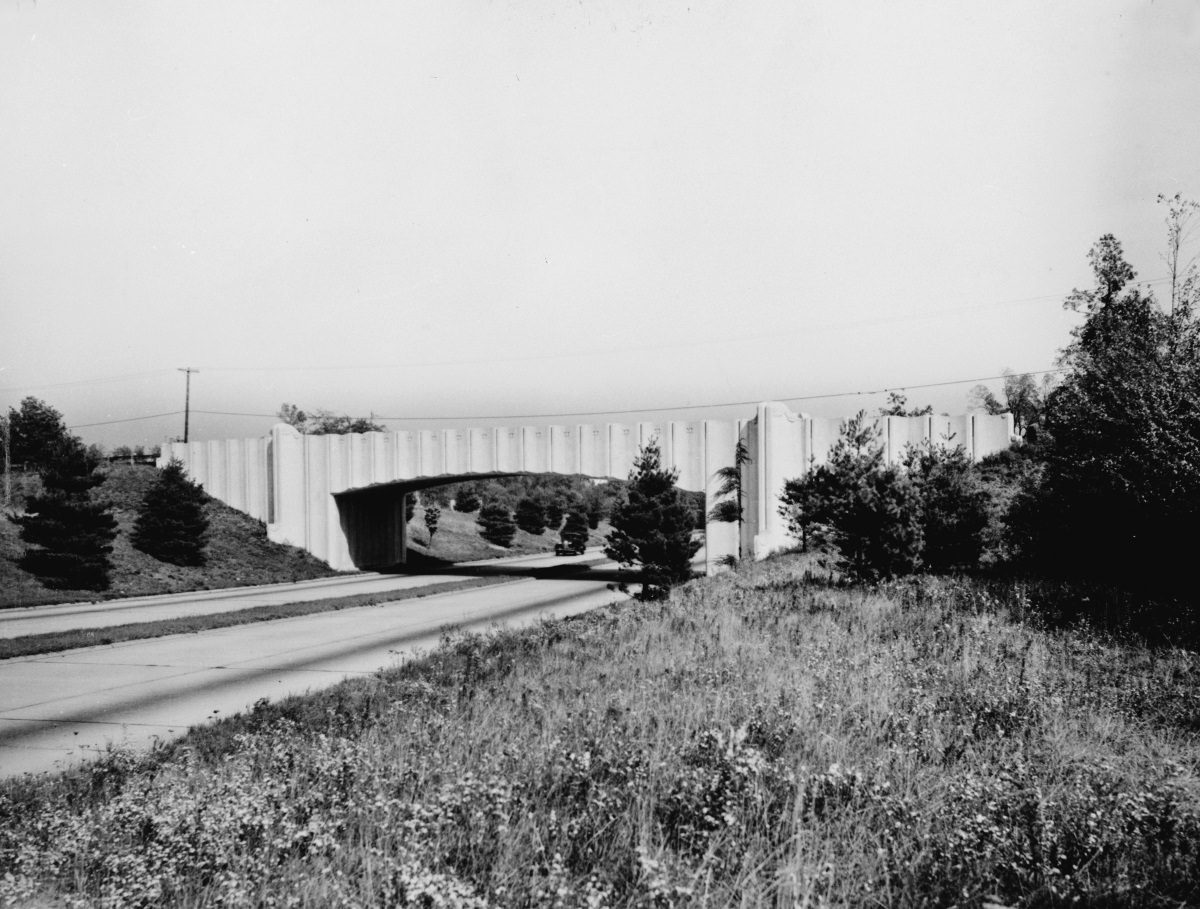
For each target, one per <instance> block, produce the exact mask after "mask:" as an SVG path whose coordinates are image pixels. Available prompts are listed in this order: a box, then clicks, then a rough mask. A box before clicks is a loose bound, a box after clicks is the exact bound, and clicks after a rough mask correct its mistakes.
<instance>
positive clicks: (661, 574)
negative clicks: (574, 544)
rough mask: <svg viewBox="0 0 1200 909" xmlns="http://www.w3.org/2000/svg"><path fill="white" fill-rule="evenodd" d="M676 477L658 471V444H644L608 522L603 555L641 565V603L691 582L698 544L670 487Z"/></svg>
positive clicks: (686, 510)
mask: <svg viewBox="0 0 1200 909" xmlns="http://www.w3.org/2000/svg"><path fill="white" fill-rule="evenodd" d="M678 477H679V472H678V471H677V470H668V469H665V468H664V467H663V466H662V453H661V451H660V449H659V447H658V443H657V442H656V441H651V442H649V443H648V444H647V445H646V447H645V448H643V449H642V451H641V453H640V454H639V455H638V457H637V460H635V461H634V463H633V470H632V472H631V473H630V474H629V485H628V488H627V489H626V496H627V498H626V500H625V501H624V502H621V503H620V504H618V505H616V506H615V507H614V508H613V510H612V515H611V517H610V519H609V520H610V522H611V523H612V526H613V530H612V532H611V533H610V534H609V535H608V540H607V544H606V545H605V547H604V552H605V554H606V555H608V557H609V558H611V559H613V560H614V561H616V562H620V563H621V564H622V565H641V566H642V597H643V598H644V599H652V598H655V597H658V596H662V595H664V594H665V593H666V591H667V590H668V589H669V588H670V587H671V585H672V584H677V583H680V582H682V581H686V580H687V579H688V578H689V577H691V574H692V567H691V559H692V556H693V555H695V554H696V551H697V550H698V549H699V548H700V545H701V544H700V541H699V540H697V539H694V538H693V533H692V531H693V529H694V528H695V526H696V517H695V514H694V513H693V509H692V508H691V507H690V506H689V505H688V503H687V501H686V499H685V498H684V496H683V495H682V493H681V492H680V490H679V488H678V487H676V485H675V481H676V480H677V479H678Z"/></svg>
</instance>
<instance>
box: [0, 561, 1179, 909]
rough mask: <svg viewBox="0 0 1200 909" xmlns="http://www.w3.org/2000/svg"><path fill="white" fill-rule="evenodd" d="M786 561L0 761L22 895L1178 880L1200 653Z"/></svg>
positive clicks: (1080, 900) (335, 895) (970, 588)
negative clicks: (103, 741) (187, 720)
mask: <svg viewBox="0 0 1200 909" xmlns="http://www.w3.org/2000/svg"><path fill="white" fill-rule="evenodd" d="M801 564H802V563H799V562H796V561H792V560H788V559H781V560H776V561H772V562H770V563H766V564H763V565H758V566H752V567H747V568H745V569H743V570H742V571H741V572H739V573H736V574H730V575H726V576H722V577H719V578H713V579H707V580H703V581H695V582H692V583H691V584H688V585H687V586H685V587H683V588H681V589H678V590H677V591H675V593H674V594H673V595H672V596H671V598H670V599H669V600H667V601H666V602H664V603H661V604H640V603H629V604H627V605H624V606H620V607H612V608H610V609H608V610H606V611H601V612H598V613H593V614H590V615H587V616H581V617H578V618H576V619H572V620H567V621H562V622H553V623H546V624H543V625H541V626H539V627H537V628H535V629H531V630H528V631H525V632H521V633H507V632H505V633H497V634H494V635H492V636H488V637H479V636H468V637H459V638H455V639H452V640H448V641H447V642H446V644H445V646H444V647H443V648H441V649H440V650H438V651H437V652H435V653H433V654H430V655H429V656H428V657H427V658H425V659H422V660H418V661H413V662H411V663H409V664H407V665H406V666H404V667H401V668H400V669H398V670H395V671H393V672H390V673H388V674H384V675H380V676H377V677H373V678H370V679H363V680H358V681H355V682H352V683H346V684H343V685H342V686H340V687H338V688H336V689H332V690H330V691H328V692H326V693H323V694H321V695H318V696H315V697H312V698H305V699H294V700H291V701H287V702H285V703H283V704H279V705H269V704H265V703H264V704H262V705H260V706H259V707H258V708H257V709H256V710H255V711H253V712H252V713H250V714H248V715H246V716H243V717H239V718H234V719H231V720H229V721H227V722H225V723H223V724H220V725H217V726H214V727H206V728H204V729H203V730H198V731H196V732H194V733H193V734H192V735H191V736H190V737H189V738H188V739H187V740H185V741H184V742H182V743H181V744H179V745H177V746H172V747H170V748H167V749H164V750H162V751H161V752H160V753H158V754H157V755H154V756H151V757H147V758H142V759H139V758H136V757H133V756H131V755H123V754H114V755H112V756H111V757H110V758H108V759H107V760H106V761H104V762H102V763H101V764H100V765H98V766H97V767H95V768H93V769H92V770H90V771H86V772H80V773H79V774H78V775H76V776H74V777H72V778H70V779H66V780H58V781H54V780H49V779H46V780H40V781H27V782H24V783H17V784H8V785H7V786H5V787H3V788H2V789H0V792H2V793H3V795H2V796H0V897H6V898H11V899H13V900H15V901H21V900H43V901H44V902H45V903H46V904H51V903H52V902H53V901H55V900H62V901H64V902H70V901H79V902H80V903H82V904H94V905H122V906H125V905H128V906H141V905H171V906H177V905H185V906H199V905H245V906H271V905H296V906H485V905H489V906H512V907H517V906H562V907H585V906H587V907H601V906H611V907H618V906H619V907H627V906H628V907H633V906H715V907H716V906H822V905H849V906H917V905H920V906H976V907H978V906H984V905H989V904H991V905H1007V906H1018V905H1020V906H1068V905H1070V906H1179V905H1186V904H1194V903H1196V902H1197V901H1198V900H1200V713H1198V711H1197V708H1198V706H1200V659H1198V658H1197V655H1196V654H1195V653H1194V652H1190V651H1186V650H1181V649H1164V648H1158V649H1149V648H1146V647H1142V646H1139V645H1136V644H1127V643H1120V642H1117V641H1114V640H1109V639H1106V638H1104V637H1102V636H1100V635H1098V634H1096V633H1093V632H1089V631H1088V630H1086V629H1080V628H1075V629H1069V630H1053V629H1049V628H1046V627H1043V623H1042V622H1041V621H1040V620H1039V618H1038V616H1039V603H1038V597H1039V596H1041V595H1042V594H1041V592H1040V591H1038V590H1035V589H1032V588H1028V587H1023V586H1020V585H1013V584H1000V583H996V584H993V585H985V584H982V583H978V582H965V581H940V580H919V581H913V582H910V583H907V584H904V585H899V586H896V587H891V588H884V589H881V590H875V591H863V590H854V589H833V588H828V587H822V586H817V585H810V584H806V583H804V582H803V580H802V577H801V568H800V565H801Z"/></svg>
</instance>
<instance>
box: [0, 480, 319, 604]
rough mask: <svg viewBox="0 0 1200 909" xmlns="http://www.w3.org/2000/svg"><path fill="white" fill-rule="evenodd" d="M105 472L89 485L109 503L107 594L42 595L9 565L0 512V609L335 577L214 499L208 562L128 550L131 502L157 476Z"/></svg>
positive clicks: (14, 543) (9, 525) (10, 533)
mask: <svg viewBox="0 0 1200 909" xmlns="http://www.w3.org/2000/svg"><path fill="white" fill-rule="evenodd" d="M105 472H106V477H105V481H104V483H103V484H102V485H100V486H99V487H97V489H96V495H97V496H98V497H100V498H102V499H105V500H107V501H109V502H111V503H112V504H113V511H114V514H115V516H116V518H117V523H118V532H117V538H116V540H115V541H114V543H113V553H112V563H113V571H112V574H111V587H110V589H109V590H107V591H103V592H101V593H97V592H96V591H87V590H50V589H48V588H46V587H44V586H42V584H41V583H40V582H39V581H38V579H37V578H36V577H35V576H33V575H31V574H29V573H28V572H25V571H23V570H22V569H21V568H20V566H19V565H18V564H17V560H18V559H19V558H20V557H21V554H22V553H23V552H24V549H25V547H24V544H23V543H22V542H21V537H20V529H19V528H18V527H17V526H16V525H15V524H14V523H13V522H12V521H10V520H9V519H8V516H7V515H3V516H0V607H6V606H29V605H34V604H39V603H67V602H72V601H77V600H97V599H111V598H113V597H126V596H148V595H152V594H159V593H177V592H180V591H184V590H205V589H209V588H219V587H236V586H239V585H244V584H274V583H278V582H280V581H300V580H306V579H309V578H321V577H328V576H330V575H333V574H336V573H337V572H335V571H333V570H332V569H331V568H330V567H329V566H328V565H326V564H325V563H324V562H322V561H320V560H319V559H316V558H314V557H313V556H311V555H309V554H308V553H306V552H304V551H303V550H300V549H296V548H295V547H292V546H282V545H280V544H278V543H272V542H270V541H269V540H268V539H267V531H266V527H265V525H264V524H263V523H262V522H261V521H256V520H255V519H253V518H251V517H250V516H249V515H246V514H243V513H242V512H240V511H235V510H234V509H232V508H229V507H228V506H226V505H224V504H222V503H221V502H218V501H216V500H215V499H210V500H209V501H208V504H207V505H206V506H205V510H206V512H207V514H208V519H209V544H208V550H207V552H208V564H207V565H206V566H205V567H203V568H184V567H180V566H178V565H171V564H169V563H166V562H160V561H158V560H157V559H154V558H152V557H150V556H148V555H146V554H145V553H143V552H139V551H138V550H136V549H134V548H133V545H132V543H131V542H130V536H131V534H132V532H133V524H134V521H135V520H136V518H137V507H138V504H139V503H140V502H141V500H142V498H143V497H144V496H145V494H146V490H147V489H148V488H149V486H150V484H151V483H153V482H154V479H155V476H156V475H157V471H156V470H155V469H154V468H153V467H146V466H137V467H134V466H130V465H128V464H113V465H110V466H108V467H107V468H105Z"/></svg>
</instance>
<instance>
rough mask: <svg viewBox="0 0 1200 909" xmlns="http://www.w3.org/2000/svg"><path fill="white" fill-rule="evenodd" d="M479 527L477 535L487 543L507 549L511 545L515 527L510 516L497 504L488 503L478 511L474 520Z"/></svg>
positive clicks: (507, 511) (505, 509) (515, 531)
mask: <svg viewBox="0 0 1200 909" xmlns="http://www.w3.org/2000/svg"><path fill="white" fill-rule="evenodd" d="M476 523H477V524H478V525H479V535H480V536H482V537H483V538H484V539H485V540H487V541H488V542H489V543H495V544H496V545H497V546H504V547H505V548H507V547H508V546H511V545H512V541H513V537H514V536H515V535H516V533H517V525H516V524H514V523H513V519H512V514H511V513H510V512H509V510H508V509H507V508H505V507H504V506H503V505H502V504H500V503H499V502H489V503H488V504H487V505H484V506H483V508H481V509H480V510H479V517H478V518H477V519H476Z"/></svg>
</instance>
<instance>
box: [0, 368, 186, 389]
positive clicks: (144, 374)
mask: <svg viewBox="0 0 1200 909" xmlns="http://www.w3.org/2000/svg"><path fill="white" fill-rule="evenodd" d="M168 372H170V370H169V369H154V370H148V371H146V372H131V373H126V374H125V375H121V376H101V377H100V378H98V379H74V380H72V381H70V382H53V383H50V384H48V385H13V386H11V387H9V388H0V392H8V391H35V390H40V389H43V388H74V387H76V386H79V385H99V384H101V383H102V382H121V381H124V380H125V379H145V378H149V377H150V376H161V375H164V374H165V373H168Z"/></svg>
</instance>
